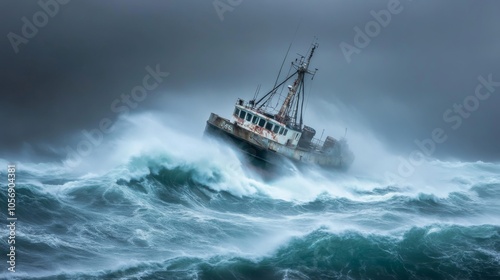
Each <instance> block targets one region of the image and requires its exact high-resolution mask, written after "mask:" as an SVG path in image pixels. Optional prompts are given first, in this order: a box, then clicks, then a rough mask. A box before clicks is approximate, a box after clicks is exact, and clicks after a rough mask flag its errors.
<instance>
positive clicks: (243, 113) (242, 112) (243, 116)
mask: <svg viewBox="0 0 500 280" xmlns="http://www.w3.org/2000/svg"><path fill="white" fill-rule="evenodd" d="M245 114H246V113H245V111H241V112H240V118H242V119H245Z"/></svg>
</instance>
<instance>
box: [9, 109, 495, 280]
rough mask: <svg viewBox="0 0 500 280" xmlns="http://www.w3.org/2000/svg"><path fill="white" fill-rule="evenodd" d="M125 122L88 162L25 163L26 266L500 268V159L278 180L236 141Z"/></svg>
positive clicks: (414, 274)
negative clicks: (245, 159)
mask: <svg viewBox="0 0 500 280" xmlns="http://www.w3.org/2000/svg"><path fill="white" fill-rule="evenodd" d="M122 121H123V122H124V123H128V124H130V125H132V126H134V129H132V130H130V131H126V132H125V133H123V134H120V135H117V137H116V138H114V139H110V140H109V141H108V142H107V143H106V144H103V145H102V146H101V147H98V148H97V149H96V151H95V152H96V155H95V156H89V157H87V158H85V159H84V161H83V162H82V163H81V165H80V166H79V167H77V168H74V167H69V166H67V165H66V164H64V162H63V163H45V164H33V163H18V164H17V165H18V170H19V171H18V174H17V177H18V181H17V182H18V185H17V187H16V193H17V198H18V210H17V215H18V218H19V227H18V232H17V239H18V242H19V246H18V248H19V249H18V255H19V258H18V260H19V264H18V266H17V268H18V271H19V273H17V274H16V275H17V276H18V277H20V278H29V277H33V278H37V277H39V278H44V277H45V278H47V279H53V278H54V277H60V278H61V279H64V278H82V279H87V278H92V277H96V278H125V279H127V278H166V279H176V278H178V279H186V278H188V279H192V278H195V279H196V278H199V279H336V278H345V279H350V278H352V279H358V278H378V279H386V278H414V279H425V278H427V279H435V278H489V277H491V278H493V277H499V276H500V269H499V267H500V215H498V214H499V213H500V177H499V174H500V165H498V164H493V163H482V162H476V163H461V162H443V161H437V160H428V161H426V162H425V163H424V164H423V165H422V169H421V170H425V171H426V172H428V174H429V176H427V177H425V178H421V177H418V176H416V177H415V178H413V177H412V178H407V180H405V181H404V182H403V183H399V182H393V181H390V180H387V178H385V177H384V176H383V175H382V174H381V173H380V174H379V176H377V175H374V174H373V170H370V171H369V172H363V169H362V168H356V167H355V168H353V169H352V170H350V171H348V172H347V173H327V172H323V171H320V170H306V171H303V172H294V173H288V175H286V176H284V177H282V178H277V179H274V180H271V181H269V180H263V179H262V178H260V177H259V175H258V174H256V173H255V172H253V171H252V170H249V169H248V168H247V167H246V166H245V165H243V164H242V163H241V161H240V160H239V158H238V154H237V152H234V151H232V150H231V149H229V148H227V147H225V146H224V145H220V144H218V143H216V142H210V143H209V142H208V140H207V139H202V138H201V137H199V138H198V137H194V138H193V137H189V136H186V135H183V134H181V133H178V132H176V131H174V130H172V129H169V128H166V127H164V126H163V125H161V124H160V123H157V122H155V121H152V118H149V117H148V116H147V115H145V116H140V117H137V118H129V119H124V120H122ZM100 149H102V151H106V153H100ZM3 163H5V164H6V161H3ZM1 172H3V171H1ZM422 172H423V171H422ZM0 175H1V176H3V177H5V176H4V175H5V174H4V173H2V174H0ZM424 179H425V180H424ZM2 187H3V184H2ZM0 199H1V200H3V201H5V199H6V192H1V193H0ZM0 219H4V220H5V219H6V214H5V213H4V212H3V211H1V213H0ZM2 242H4V243H6V242H5V241H2ZM4 245H6V244H4ZM7 276H11V275H7V274H6V273H3V274H2V277H7Z"/></svg>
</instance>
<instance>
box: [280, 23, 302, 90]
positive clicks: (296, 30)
mask: <svg viewBox="0 0 500 280" xmlns="http://www.w3.org/2000/svg"><path fill="white" fill-rule="evenodd" d="M301 23H302V20H301V21H300V22H299V24H297V29H295V34H293V39H292V41H291V42H290V45H288V50H287V51H286V54H285V57H284V58H283V62H282V63H281V67H280V71H279V72H278V77H276V81H275V82H274V86H273V88H276V85H277V84H278V80H279V78H280V75H281V70H282V69H283V65H285V61H286V59H287V57H288V53H289V52H290V49H291V48H292V44H293V41H295V38H297V32H298V31H299V27H300V24H301Z"/></svg>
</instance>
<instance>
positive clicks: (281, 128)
mask: <svg viewBox="0 0 500 280" xmlns="http://www.w3.org/2000/svg"><path fill="white" fill-rule="evenodd" d="M283 130H285V128H283V127H282V126H281V127H280V134H281V135H283Z"/></svg>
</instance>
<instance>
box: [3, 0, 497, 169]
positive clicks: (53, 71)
mask: <svg viewBox="0 0 500 280" xmlns="http://www.w3.org/2000/svg"><path fill="white" fill-rule="evenodd" d="M60 1H61V3H58V2H54V1H46V0H41V1H40V2H42V3H45V2H48V3H52V4H51V5H49V6H48V7H47V8H46V9H47V10H48V11H49V12H50V13H51V14H52V15H48V16H46V17H45V16H44V13H45V14H47V13H49V12H44V9H43V8H42V7H41V6H40V4H38V3H37V2H36V1H1V2H0V11H1V12H0V13H2V25H1V26H0V34H3V39H2V40H0V58H1V66H0V67H1V68H0V69H1V77H2V78H1V79H0V90H1V96H0V117H1V118H2V120H3V122H2V123H3V127H2V129H1V130H0V158H9V157H16V156H19V155H23V156H24V157H25V158H26V157H32V158H33V159H35V158H38V159H53V158H57V157H58V156H62V155H61V154H58V153H57V152H54V151H55V150H54V149H53V148H54V147H63V146H66V145H72V143H74V141H77V139H78V137H81V131H82V130H83V129H86V130H91V129H94V128H97V127H99V123H100V121H101V120H102V119H103V118H109V119H110V120H111V121H114V120H115V119H116V117H117V112H115V111H113V110H112V109H111V105H112V104H113V102H115V100H118V101H116V102H118V103H116V104H115V105H116V106H115V109H116V107H119V106H123V105H124V104H125V103H121V102H124V101H120V100H121V95H122V94H130V93H131V90H132V89H133V88H134V87H136V86H138V85H142V83H143V78H144V77H145V76H146V75H148V74H149V72H148V70H146V67H147V66H150V67H151V68H152V69H155V68H156V67H159V69H160V71H161V72H169V75H168V77H164V78H161V79H162V81H161V82H159V83H158V86H157V87H155V88H154V89H153V90H151V91H149V92H148V93H147V98H145V99H144V101H141V102H139V104H138V106H137V108H129V109H130V111H131V112H132V113H139V112H143V111H155V112H165V113H167V115H169V116H172V118H174V116H177V117H179V118H177V119H176V120H179V119H181V118H182V117H185V118H184V119H183V124H184V125H185V128H186V131H188V132H189V133H192V134H193V135H195V136H198V135H201V132H202V130H203V128H204V124H205V121H206V119H207V118H208V115H209V114H210V112H211V111H214V112H217V113H219V114H221V115H225V116H229V115H230V112H231V111H232V108H231V107H232V105H233V104H234V102H235V100H236V98H238V97H242V98H246V99H250V98H251V97H252V96H253V94H254V91H255V89H256V87H257V85H259V84H261V85H262V91H265V89H269V87H271V86H272V85H273V83H274V80H275V78H276V74H277V72H278V70H279V67H280V65H281V62H282V60H283V57H284V55H285V53H286V50H287V48H288V45H289V44H290V42H291V41H292V40H293V45H292V49H291V51H290V56H289V58H288V60H289V61H291V60H292V59H294V58H295V57H296V54H297V53H300V54H302V55H305V54H306V52H307V49H308V48H309V46H310V44H311V42H312V41H313V39H314V37H317V38H318V43H319V48H318V50H317V53H316V54H315V57H314V58H313V65H312V66H313V67H314V68H318V69H319V71H318V73H317V75H316V77H315V79H314V83H313V84H312V87H311V91H312V95H311V96H312V98H311V101H310V103H309V104H308V112H309V114H310V115H311V117H312V118H314V119H316V120H317V119H318V117H317V116H315V117H313V116H314V111H315V108H320V107H321V108H325V104H327V107H326V108H330V107H328V106H330V105H328V104H331V108H332V110H331V115H329V111H328V110H326V111H325V112H324V114H322V115H321V116H322V117H324V121H325V122H337V121H338V122H340V123H341V124H342V125H345V126H349V127H350V128H351V129H353V130H354V131H356V130H357V131H362V129H366V130H367V131H370V133H373V134H375V135H376V137H377V138H378V139H380V141H381V142H382V143H384V145H386V146H387V147H388V148H390V149H392V150H394V151H395V152H399V153H408V152H409V151H411V150H412V149H415V144H414V140H415V139H420V140H421V139H424V138H429V137H431V136H432V131H433V130H434V129H435V128H442V129H443V130H444V132H445V133H446V135H447V137H448V138H447V140H446V142H445V143H443V144H441V145H440V146H439V148H438V149H437V150H436V152H435V154H433V156H436V157H438V158H442V159H447V158H456V159H461V160H470V161H475V160H483V161H498V160H500V145H499V143H500V127H499V121H500V87H499V86H496V87H495V86H491V84H492V82H490V85H489V86H488V85H482V86H480V87H482V88H480V90H479V92H480V94H481V95H480V97H481V98H478V97H475V95H474V94H475V91H476V88H477V87H478V85H480V84H481V83H480V81H479V80H478V77H480V76H482V77H484V79H485V80H486V81H487V80H488V79H490V80H493V81H494V82H493V84H494V83H495V82H497V81H498V82H500V52H499V51H500V17H499V16H498V15H499V13H500V2H498V1H495V0H489V1H487V0H485V1H473V0H470V1H455V0H454V1H452V0H448V1H433V0H432V1H431V0H427V1H426V0H414V1H409V0H401V1H400V3H399V4H398V3H397V1H393V0H391V1H387V0H380V1H332V0H330V1H326V0H325V1H290V0H287V1H285V0H275V1H263V0H261V1H256V0H252V1H250V0H242V1H237V0H220V1H218V2H214V1H195V0H193V1H184V0H183V1H181V0H178V1H170V0H163V1H131V0H120V1H118V0H115V1H100V0H87V1H77V0H73V1H69V2H68V3H66V4H62V2H64V1H62V0H60ZM54 3H58V4H57V6H56V5H54ZM214 3H215V4H214ZM216 7H217V8H216ZM382 10H384V11H382ZM381 11H382V12H381ZM386 11H387V12H386ZM374 14H378V15H380V17H381V18H382V20H384V21H385V22H382V24H383V25H385V26H381V25H380V24H379V23H374V22H372V21H373V20H374ZM387 14H390V16H391V18H390V19H388V18H387V17H384V15H387ZM379 20H380V19H379ZM26 22H29V23H26ZM370 22H372V23H370ZM31 24H33V26H34V27H35V28H36V29H37V30H36V31H35V32H33V30H32V28H29V26H28V25H31ZM35 24H37V25H38V27H37V26H36V25H35ZM367 24H368V25H367ZM27 26H28V27H27ZM367 26H368V29H369V30H368V33H370V32H371V33H370V34H371V35H373V36H372V37H370V35H362V36H368V37H367V38H368V39H369V42H367V41H366V40H365V41H364V42H360V41H363V40H362V39H359V38H357V39H359V40H357V41H356V40H355V37H356V36H358V37H359V36H361V35H356V34H357V31H356V30H357V29H356V27H357V28H359V29H360V30H361V31H362V32H363V33H364V34H366V33H367V31H366V30H365V28H366V27H367ZM297 27H298V28H297ZM370 28H371V29H370ZM377 28H378V29H377ZM296 30H297V32H296ZM295 33H296V35H295ZM28 37H29V38H28ZM365 39H366V38H365ZM361 43H363V44H361ZM341 45H343V46H344V47H345V46H349V47H348V48H347V49H346V48H344V49H342V48H341ZM346 50H347V51H346ZM345 53H349V55H347V56H346V55H345ZM288 63H289V62H287V64H285V65H286V66H285V68H284V69H285V70H284V71H285V72H286V71H288V65H289V64H288ZM490 75H491V76H490ZM488 76H490V77H488ZM151 81H153V80H151ZM151 81H150V82H151ZM153 82H154V81H153ZM483 84H485V83H484V82H483ZM486 84H487V83H486ZM488 88H489V89H488ZM306 89H307V87H306ZM495 89H496V90H495ZM493 90H495V91H493ZM490 91H493V92H490ZM464 101H465V102H466V103H467V104H466V106H465V109H463V110H465V111H463V112H462V113H459V112H458V111H454V110H457V109H456V108H454V104H463V103H464ZM335 108H336V109H335ZM339 108H340V109H339ZM467 108H469V109H470V110H471V111H470V112H468V111H467ZM448 110H451V111H450V112H447V111H448ZM339 112H340V113H339ZM444 114H445V115H447V120H446V119H444V118H443V115H444ZM306 116H307V115H306ZM354 120H355V121H354ZM162 121H164V122H165V123H169V120H168V119H166V120H162ZM305 122H306V124H307V123H308V120H307V119H306V120H305ZM318 126H319V127H321V124H320V125H316V126H315V127H317V130H318V131H320V130H321V129H320V128H319V127H318ZM56 150H57V149H56ZM355 152H356V151H355Z"/></svg>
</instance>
